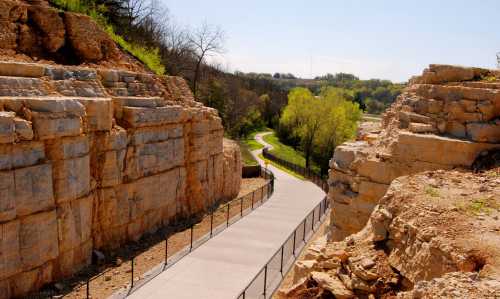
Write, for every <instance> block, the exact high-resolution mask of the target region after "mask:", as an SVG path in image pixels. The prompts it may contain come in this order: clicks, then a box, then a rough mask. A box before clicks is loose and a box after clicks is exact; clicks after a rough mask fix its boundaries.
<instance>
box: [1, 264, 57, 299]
mask: <svg viewBox="0 0 500 299" xmlns="http://www.w3.org/2000/svg"><path fill="white" fill-rule="evenodd" d="M52 273H53V264H52V262H47V263H45V264H43V265H41V266H40V267H38V268H35V269H33V270H26V271H25V272H22V273H19V274H17V275H15V276H14V277H12V279H10V288H11V290H12V296H14V297H16V298H17V297H21V296H23V295H25V294H27V293H29V292H33V291H35V290H38V289H40V288H41V287H42V286H44V285H45V284H47V283H49V282H52V281H53V276H52Z"/></svg>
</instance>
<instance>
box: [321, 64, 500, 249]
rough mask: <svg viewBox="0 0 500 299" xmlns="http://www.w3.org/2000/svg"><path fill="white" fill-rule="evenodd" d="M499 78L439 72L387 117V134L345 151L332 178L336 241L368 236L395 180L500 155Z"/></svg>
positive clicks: (365, 137)
mask: <svg viewBox="0 0 500 299" xmlns="http://www.w3.org/2000/svg"><path fill="white" fill-rule="evenodd" d="M495 75H497V76H498V77H500V75H499V74H498V72H495V71H489V70H484V69H478V68H463V67H454V66H443V65H431V66H430V67H429V69H427V70H426V71H425V72H424V74H423V75H422V76H421V77H415V78H413V79H412V80H411V82H410V84H411V85H410V87H409V88H407V89H406V90H405V92H404V93H403V94H402V95H401V96H400V97H399V98H398V99H397V100H396V102H395V103H394V104H393V105H392V106H391V107H390V109H388V111H386V113H385V115H384V118H383V121H382V128H381V130H373V131H372V132H364V133H363V134H360V140H358V141H356V142H349V143H345V144H343V145H341V146H339V147H337V149H336V150H335V154H334V157H333V159H332V160H331V162H330V167H331V171H330V173H329V183H330V192H329V198H330V200H331V202H332V215H331V218H332V220H331V223H332V239H333V240H342V239H343V238H345V237H346V236H348V235H350V234H352V233H356V232H358V231H359V230H361V228H363V226H364V225H365V224H366V222H367V220H368V218H369V216H370V214H371V212H372V211H373V208H374V207H375V205H376V204H377V202H378V201H379V199H380V198H382V196H383V195H384V194H385V192H386V190H387V188H388V186H389V184H390V183H391V181H392V180H394V179H395V178H397V177H400V176H402V175H408V174H413V173H418V172H421V171H425V170H437V169H453V168H456V167H463V168H471V167H472V165H473V163H474V161H475V160H476V158H477V157H478V156H479V155H480V153H482V152H484V151H486V150H488V149H494V148H499V147H500V118H499V117H500V80H498V79H495ZM484 78H487V79H488V80H484Z"/></svg>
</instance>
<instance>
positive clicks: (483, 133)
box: [467, 121, 500, 143]
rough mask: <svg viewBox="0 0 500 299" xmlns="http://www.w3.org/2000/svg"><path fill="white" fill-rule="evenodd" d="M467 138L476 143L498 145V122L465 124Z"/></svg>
mask: <svg viewBox="0 0 500 299" xmlns="http://www.w3.org/2000/svg"><path fill="white" fill-rule="evenodd" d="M467 136H469V137H470V138H471V139H472V140H474V141H477V142H488V143H500V121H497V122H496V123H493V124H492V123H470V124H467Z"/></svg>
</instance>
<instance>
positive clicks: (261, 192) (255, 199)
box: [26, 167, 274, 299]
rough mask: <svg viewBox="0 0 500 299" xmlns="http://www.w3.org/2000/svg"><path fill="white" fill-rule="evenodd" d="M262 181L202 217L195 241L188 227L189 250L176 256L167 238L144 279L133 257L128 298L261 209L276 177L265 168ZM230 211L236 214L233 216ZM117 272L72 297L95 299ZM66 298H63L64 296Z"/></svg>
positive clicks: (192, 228)
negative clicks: (202, 229) (206, 225)
mask: <svg viewBox="0 0 500 299" xmlns="http://www.w3.org/2000/svg"><path fill="white" fill-rule="evenodd" d="M260 177H262V178H264V179H265V180H266V181H267V182H266V184H265V185H263V186H262V187H260V188H258V189H257V190H254V191H252V192H251V193H248V194H246V195H244V196H241V197H238V198H236V199H233V200H232V201H230V202H228V203H226V204H224V205H222V206H219V207H217V208H213V209H210V210H209V213H208V214H207V215H205V217H203V220H202V221H205V220H206V221H207V222H208V221H210V230H209V231H207V232H206V233H204V234H203V235H201V236H199V237H198V238H196V237H195V235H196V234H195V230H196V223H191V224H190V226H188V230H189V243H188V245H187V246H185V247H184V248H182V249H181V250H178V251H176V252H175V253H173V252H169V239H170V237H172V236H173V234H171V233H170V234H166V236H165V239H164V241H163V242H164V244H165V255H164V261H163V263H162V264H160V265H157V266H155V267H153V268H151V269H149V271H148V272H147V273H144V274H143V275H138V273H137V270H136V268H137V257H138V256H139V255H140V254H141V253H142V252H141V253H139V254H137V255H134V256H132V257H131V258H130V269H129V271H130V280H129V283H128V287H127V288H126V291H124V292H126V295H127V294H130V293H132V292H133V290H134V289H136V288H138V287H139V286H140V285H143V284H144V283H145V282H146V281H149V280H150V279H151V278H153V277H154V276H156V275H158V274H159V273H161V272H163V271H164V270H166V269H168V268H169V267H170V266H172V265H173V264H175V263H176V262H177V261H179V260H180V259H182V258H183V257H184V256H186V255H187V254H188V253H190V252H191V251H193V250H194V249H196V248H197V247H199V246H200V245H202V244H203V243H205V242H206V241H208V240H209V239H211V238H212V237H214V236H216V235H217V234H219V233H220V232H222V231H223V230H225V229H226V228H227V227H229V226H230V225H232V224H234V223H236V222H237V221H238V220H240V219H241V218H243V217H244V216H246V215H248V214H249V213H250V212H252V211H253V210H254V209H256V208H257V207H259V206H260V205H262V204H263V203H264V202H266V201H267V200H268V199H269V198H270V197H271V195H272V194H273V192H274V174H273V173H272V172H270V171H269V170H267V169H265V168H262V167H261V169H260ZM231 211H232V212H233V213H231ZM220 215H224V216H225V219H224V220H223V221H221V223H217V221H216V218H217V219H220V218H221V217H217V216H220ZM113 270H115V268H113V267H110V268H108V269H107V270H105V271H103V272H100V273H99V274H97V275H95V276H92V277H89V278H87V279H86V280H85V282H83V283H80V284H79V285H77V286H76V287H73V289H72V291H71V293H74V292H75V290H76V291H80V292H82V293H83V294H81V297H80V298H82V297H83V298H87V299H89V298H96V296H92V284H93V283H97V282H96V280H97V279H98V278H101V277H103V276H104V275H106V274H108V273H109V272H111V271H113ZM127 272H128V271H127ZM140 278H143V280H142V281H138V279H140ZM60 295H61V294H60V292H58V291H55V290H43V291H39V292H37V293H33V294H31V295H29V296H27V297H26V298H30V299H31V298H53V297H55V296H60ZM63 297H64V296H63ZM58 298H60V297H58Z"/></svg>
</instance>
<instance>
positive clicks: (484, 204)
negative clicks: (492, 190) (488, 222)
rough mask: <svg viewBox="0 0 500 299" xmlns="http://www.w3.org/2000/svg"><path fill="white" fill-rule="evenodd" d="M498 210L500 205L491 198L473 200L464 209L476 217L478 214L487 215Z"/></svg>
mask: <svg viewBox="0 0 500 299" xmlns="http://www.w3.org/2000/svg"><path fill="white" fill-rule="evenodd" d="M498 209H500V205H499V204H498V203H497V202H496V201H495V200H494V199H493V198H491V199H489V198H478V199H474V200H472V202H470V203H469V204H468V205H467V207H466V210H467V211H469V212H470V213H472V214H474V215H476V216H477V215H480V214H486V215H489V214H491V213H492V212H493V210H498Z"/></svg>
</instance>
